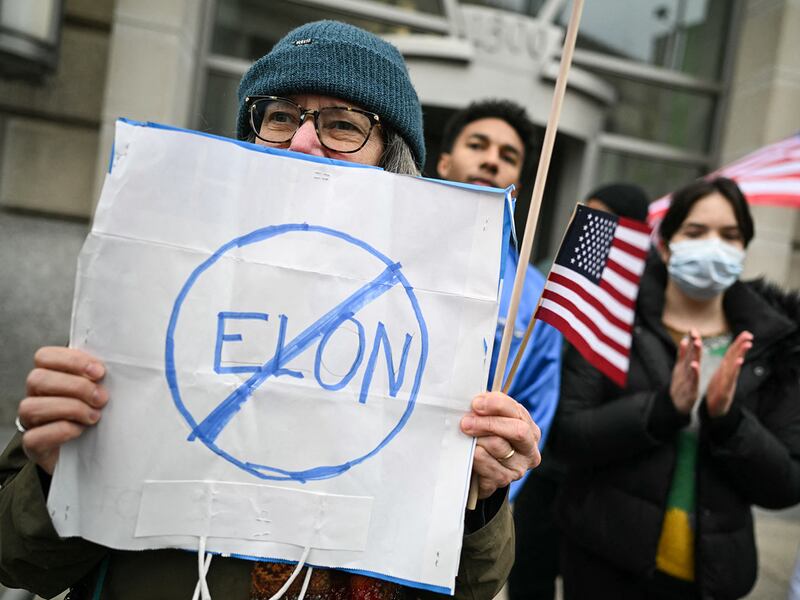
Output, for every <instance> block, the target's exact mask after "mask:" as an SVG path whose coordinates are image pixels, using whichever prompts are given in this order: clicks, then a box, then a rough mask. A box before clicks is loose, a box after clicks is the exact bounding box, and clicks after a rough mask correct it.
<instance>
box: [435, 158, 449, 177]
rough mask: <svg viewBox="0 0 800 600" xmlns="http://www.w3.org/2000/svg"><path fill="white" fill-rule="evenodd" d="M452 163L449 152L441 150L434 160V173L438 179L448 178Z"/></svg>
mask: <svg viewBox="0 0 800 600" xmlns="http://www.w3.org/2000/svg"><path fill="white" fill-rule="evenodd" d="M452 164H453V157H452V156H451V155H450V153H449V152H442V153H441V154H440V155H439V160H438V161H437V162H436V174H437V175H438V176H439V178H440V179H448V176H449V175H450V167H451V165H452Z"/></svg>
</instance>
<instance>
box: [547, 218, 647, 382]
mask: <svg viewBox="0 0 800 600" xmlns="http://www.w3.org/2000/svg"><path fill="white" fill-rule="evenodd" d="M649 247H650V229H649V228H648V227H647V225H645V224H644V223H640V222H638V221H634V220H631V219H626V218H624V217H616V216H614V215H612V214H610V213H606V212H602V211H599V210H593V209H591V208H588V207H586V206H583V205H581V204H579V205H578V206H577V207H576V209H575V212H574V213H573V215H572V221H571V222H570V225H569V227H568V229H567V232H566V234H565V235H564V240H563V241H562V242H561V248H560V249H559V251H558V255H557V256H556V260H555V262H554V263H553V267H552V268H551V269H550V274H549V275H548V276H547V281H546V282H545V286H544V291H543V292H542V299H541V301H540V303H539V308H538V309H537V311H536V318H537V319H540V320H542V321H545V322H546V323H549V324H550V325H552V326H553V327H555V328H556V329H558V330H559V331H560V332H561V333H562V334H563V335H564V337H565V338H566V339H567V340H569V342H570V343H571V344H572V345H573V346H575V347H576V348H577V349H578V350H579V351H580V353H581V354H582V355H583V357H584V358H585V359H586V360H588V361H589V362H590V363H592V364H593V365H594V366H595V367H597V369H599V370H600V371H601V372H602V373H603V374H605V375H606V376H607V377H608V378H609V379H611V380H612V381H614V382H615V383H616V384H617V385H619V386H622V387H624V386H625V382H626V380H627V377H628V358H629V356H630V349H631V332H632V330H633V318H634V312H635V307H636V296H637V294H638V293H639V280H640V279H641V277H642V273H643V272H644V265H645V258H646V257H647V251H648V248H649Z"/></svg>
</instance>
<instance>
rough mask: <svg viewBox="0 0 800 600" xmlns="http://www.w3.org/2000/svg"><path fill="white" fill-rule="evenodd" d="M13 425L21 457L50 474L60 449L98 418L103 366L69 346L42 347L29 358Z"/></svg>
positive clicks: (103, 396)
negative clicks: (30, 363)
mask: <svg viewBox="0 0 800 600" xmlns="http://www.w3.org/2000/svg"><path fill="white" fill-rule="evenodd" d="M34 365H35V368H34V369H33V370H32V371H31V372H30V373H29V374H28V378H27V380H26V397H25V398H24V399H23V400H22V402H20V405H19V411H18V418H17V423H18V425H19V428H20V430H21V431H23V436H22V447H23V449H24V451H25V454H26V455H27V456H28V458H30V459H31V460H32V461H33V462H35V463H36V464H37V465H39V466H40V467H41V468H42V469H43V470H44V471H46V472H47V473H49V474H51V475H52V473H53V469H54V468H55V465H56V462H57V461H58V453H59V449H60V448H61V446H62V445H63V444H64V443H66V442H68V441H70V440H72V439H74V438H76V437H78V436H79V435H81V434H82V433H83V431H84V430H85V429H86V428H87V427H91V426H92V425H95V424H96V423H97V422H98V421H99V420H100V415H101V411H102V409H103V407H104V406H105V405H106V403H107V402H108V391H107V390H106V389H105V387H103V385H102V384H101V383H100V382H101V381H102V379H103V377H104V376H105V367H104V366H103V364H102V363H101V362H100V361H98V360H97V359H96V358H94V357H93V356H91V355H90V354H87V353H86V352H83V351H81V350H76V349H74V348H57V347H44V348H40V349H39V350H38V351H37V352H36V354H35V355H34Z"/></svg>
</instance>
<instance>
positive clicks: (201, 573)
mask: <svg viewBox="0 0 800 600" xmlns="http://www.w3.org/2000/svg"><path fill="white" fill-rule="evenodd" d="M206 540H207V538H206V536H204V535H202V536H200V543H199V544H198V547H197V572H198V578H197V585H196V586H194V593H193V594H192V600H200V599H202V600H211V592H209V591H208V582H207V581H206V575H207V574H208V569H209V567H210V566H211V559H212V558H213V557H214V555H213V554H208V555H206Z"/></svg>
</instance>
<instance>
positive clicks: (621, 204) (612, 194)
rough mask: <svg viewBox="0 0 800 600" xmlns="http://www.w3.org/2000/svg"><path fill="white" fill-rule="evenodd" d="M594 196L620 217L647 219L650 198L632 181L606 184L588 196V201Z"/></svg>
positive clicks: (638, 219)
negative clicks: (631, 182)
mask: <svg viewBox="0 0 800 600" xmlns="http://www.w3.org/2000/svg"><path fill="white" fill-rule="evenodd" d="M592 198H594V199H595V200H600V201H601V202H603V203H604V204H605V205H606V206H608V208H610V209H611V210H613V211H614V213H615V214H617V215H619V216H620V217H628V218H629V219H636V220H637V221H646V220H647V208H648V206H649V204H650V200H648V198H647V194H646V193H645V192H644V190H643V189H642V188H640V187H639V186H638V185H632V184H630V183H612V184H609V185H604V186H602V187H599V188H597V189H596V190H595V191H593V192H592V193H591V194H589V195H588V196H586V200H587V201H589V200H591V199H592Z"/></svg>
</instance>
